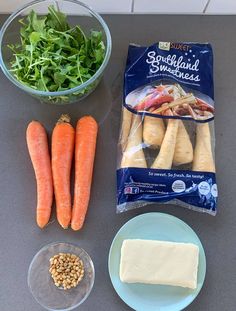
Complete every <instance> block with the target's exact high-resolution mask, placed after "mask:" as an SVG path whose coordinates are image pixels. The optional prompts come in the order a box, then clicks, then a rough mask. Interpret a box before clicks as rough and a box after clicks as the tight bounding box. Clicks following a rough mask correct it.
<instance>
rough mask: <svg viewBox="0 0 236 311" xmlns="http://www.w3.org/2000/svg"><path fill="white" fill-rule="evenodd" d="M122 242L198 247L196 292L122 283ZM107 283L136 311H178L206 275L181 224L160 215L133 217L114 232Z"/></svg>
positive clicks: (192, 239) (201, 256)
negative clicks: (177, 243) (156, 241)
mask: <svg viewBox="0 0 236 311" xmlns="http://www.w3.org/2000/svg"><path fill="white" fill-rule="evenodd" d="M125 239H149V240H163V241H173V242H187V243H190V242H191V243H194V244H196V245H198V246H199V266H198V280H197V288H196V289H195V290H192V289H188V288H182V287H177V286H165V285H146V284H128V283H122V282H121V281H120V277H119V267H120V250H121V245H122V242H123V241H124V240H125ZM108 269H109V274H110V278H111V282H112V284H113V286H114V288H115V290H116V292H117V294H118V295H119V296H120V298H121V299H122V300H123V301H124V302H125V303H126V304H127V305H128V306H130V307H131V308H133V309H134V310H136V311H180V310H183V309H184V308H186V307H187V306H188V305H189V304H190V303H191V302H192V301H193V300H194V299H195V298H196V297H197V295H198V293H199V292H200V290H201V288H202V285H203V283H204V279H205V274H206V257H205V253H204V249H203V247H202V244H201V242H200V240H199V238H198V236H197V235H196V233H195V232H194V231H193V230H192V229H191V228H190V227H189V226H188V225H187V224H186V223H185V222H183V221H182V220H180V219H178V218H176V217H174V216H171V215H168V214H163V213H147V214H143V215H140V216H137V217H134V218H133V219H131V220H130V221H128V222H127V223H126V224H124V226H123V227H121V229H120V230H119V231H118V233H117V234H116V236H115V238H114V240H113V242H112V245H111V248H110V253H109V259H108Z"/></svg>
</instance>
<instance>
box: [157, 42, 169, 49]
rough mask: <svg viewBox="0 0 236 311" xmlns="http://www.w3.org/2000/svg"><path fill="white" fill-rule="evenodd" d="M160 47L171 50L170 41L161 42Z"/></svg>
mask: <svg viewBox="0 0 236 311" xmlns="http://www.w3.org/2000/svg"><path fill="white" fill-rule="evenodd" d="M158 47H159V49H160V50H164V51H169V50H170V42H161V41H160V42H159V44H158Z"/></svg>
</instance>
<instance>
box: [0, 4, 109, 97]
mask: <svg viewBox="0 0 236 311" xmlns="http://www.w3.org/2000/svg"><path fill="white" fill-rule="evenodd" d="M46 1H47V0H34V1H31V2H29V3H27V4H25V5H23V6H21V7H20V8H19V9H18V10H17V11H15V12H13V13H12V14H11V15H10V16H9V17H8V19H7V20H6V21H5V23H4V24H3V26H2V29H1V30H0V67H1V68H2V71H3V72H4V74H5V75H6V77H7V78H8V79H9V80H10V81H11V82H13V83H14V84H15V85H16V86H18V87H19V88H20V89H22V90H24V91H26V92H29V93H31V94H32V95H38V96H63V95H69V94H73V93H75V92H79V91H81V90H83V89H84V88H85V87H87V86H89V85H90V84H92V83H93V82H94V81H96V80H97V79H98V78H99V77H100V75H101V74H102V73H103V71H104V69H105V68H106V65H107V63H108V61H109V58H110V55H111V48H112V41H111V34H110V31H109V28H108V26H107V24H106V22H105V21H104V19H103V18H102V17H101V16H100V15H99V14H98V13H97V12H95V11H93V10H92V8H90V7H89V6H88V5H86V4H84V3H83V2H80V1H78V0H66V1H67V2H72V3H75V4H78V5H80V6H82V7H83V8H85V9H86V10H88V11H89V12H90V14H91V15H92V16H93V17H95V18H96V19H97V21H98V22H99V23H100V24H101V26H102V28H103V30H104V32H105V35H106V40H107V46H106V54H105V57H104V60H103V63H102V64H101V66H100V67H99V69H98V70H97V71H96V72H95V74H94V75H93V76H92V77H91V78H90V79H89V80H87V81H86V82H84V83H82V84H81V85H78V86H76V87H74V88H72V89H68V90H64V91H57V92H49V91H39V90H35V89H33V88H31V87H29V86H26V85H24V84H22V83H20V82H19V81H18V80H17V79H15V78H14V76H13V75H11V74H10V72H9V70H8V69H7V67H6V66H5V64H4V61H3V57H2V42H3V37H4V34H5V32H6V30H7V28H8V26H9V25H10V24H11V22H12V21H13V20H14V19H15V18H16V17H17V16H18V15H19V14H20V13H21V12H22V11H24V10H26V9H27V8H29V7H30V6H32V5H35V4H38V3H43V2H46Z"/></svg>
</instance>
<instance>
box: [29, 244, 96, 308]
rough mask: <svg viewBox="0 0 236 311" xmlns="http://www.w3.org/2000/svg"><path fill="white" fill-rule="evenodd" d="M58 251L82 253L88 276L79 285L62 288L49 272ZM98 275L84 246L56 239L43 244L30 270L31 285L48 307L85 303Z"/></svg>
mask: <svg viewBox="0 0 236 311" xmlns="http://www.w3.org/2000/svg"><path fill="white" fill-rule="evenodd" d="M58 253H71V254H75V255H76V256H79V257H80V259H81V260H82V261H83V264H84V277H83V279H82V280H81V281H80V282H79V284H78V285H77V286H76V287H75V288H71V289H68V290H64V289H62V288H58V287H57V286H56V285H55V284H54V282H53V279H52V277H51V274H50V272H49V267H50V262H49V260H50V258H51V257H53V256H54V255H57V254H58ZM94 279H95V270H94V266H93V262H92V260H91V258H90V257H89V255H88V254H87V253H86V252H85V251H84V250H83V249H82V248H80V247H78V246H76V245H73V244H69V243H64V242H56V243H52V244H48V245H46V246H44V247H43V248H41V249H40V250H39V251H38V253H37V254H36V255H35V256H34V258H33V259H32V261H31V264H30V266H29V270H28V286H29V289H30V291H31V293H32V295H33V297H34V298H35V300H36V301H37V302H38V303H39V304H40V305H41V306H42V307H44V308H45V309H46V310H50V311H58V310H63V311H69V310H73V309H75V308H76V307H78V306H79V305H80V304H82V303H83V302H84V301H85V299H86V298H87V297H88V296H89V294H90V292H91V290H92V288H93V284H94Z"/></svg>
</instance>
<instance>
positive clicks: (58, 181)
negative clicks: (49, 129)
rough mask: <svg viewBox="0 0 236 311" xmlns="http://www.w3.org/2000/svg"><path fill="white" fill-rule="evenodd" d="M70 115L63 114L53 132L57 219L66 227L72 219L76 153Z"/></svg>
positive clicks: (53, 170) (53, 167) (53, 173)
mask: <svg viewBox="0 0 236 311" xmlns="http://www.w3.org/2000/svg"><path fill="white" fill-rule="evenodd" d="M69 122H70V117H69V116H68V115H62V116H61V117H60V119H59V120H58V122H57V124H56V125H55V127H54V129H53V133H52V175H53V185H54V192H55V198H56V211H57V220H58V222H59V224H60V225H61V226H62V227H63V228H64V229H66V228H67V227H68V226H69V224H70V220H71V194H70V173H71V164H72V158H73V153H74V140H75V130H74V128H73V127H72V125H71V124H70V123H69Z"/></svg>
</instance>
